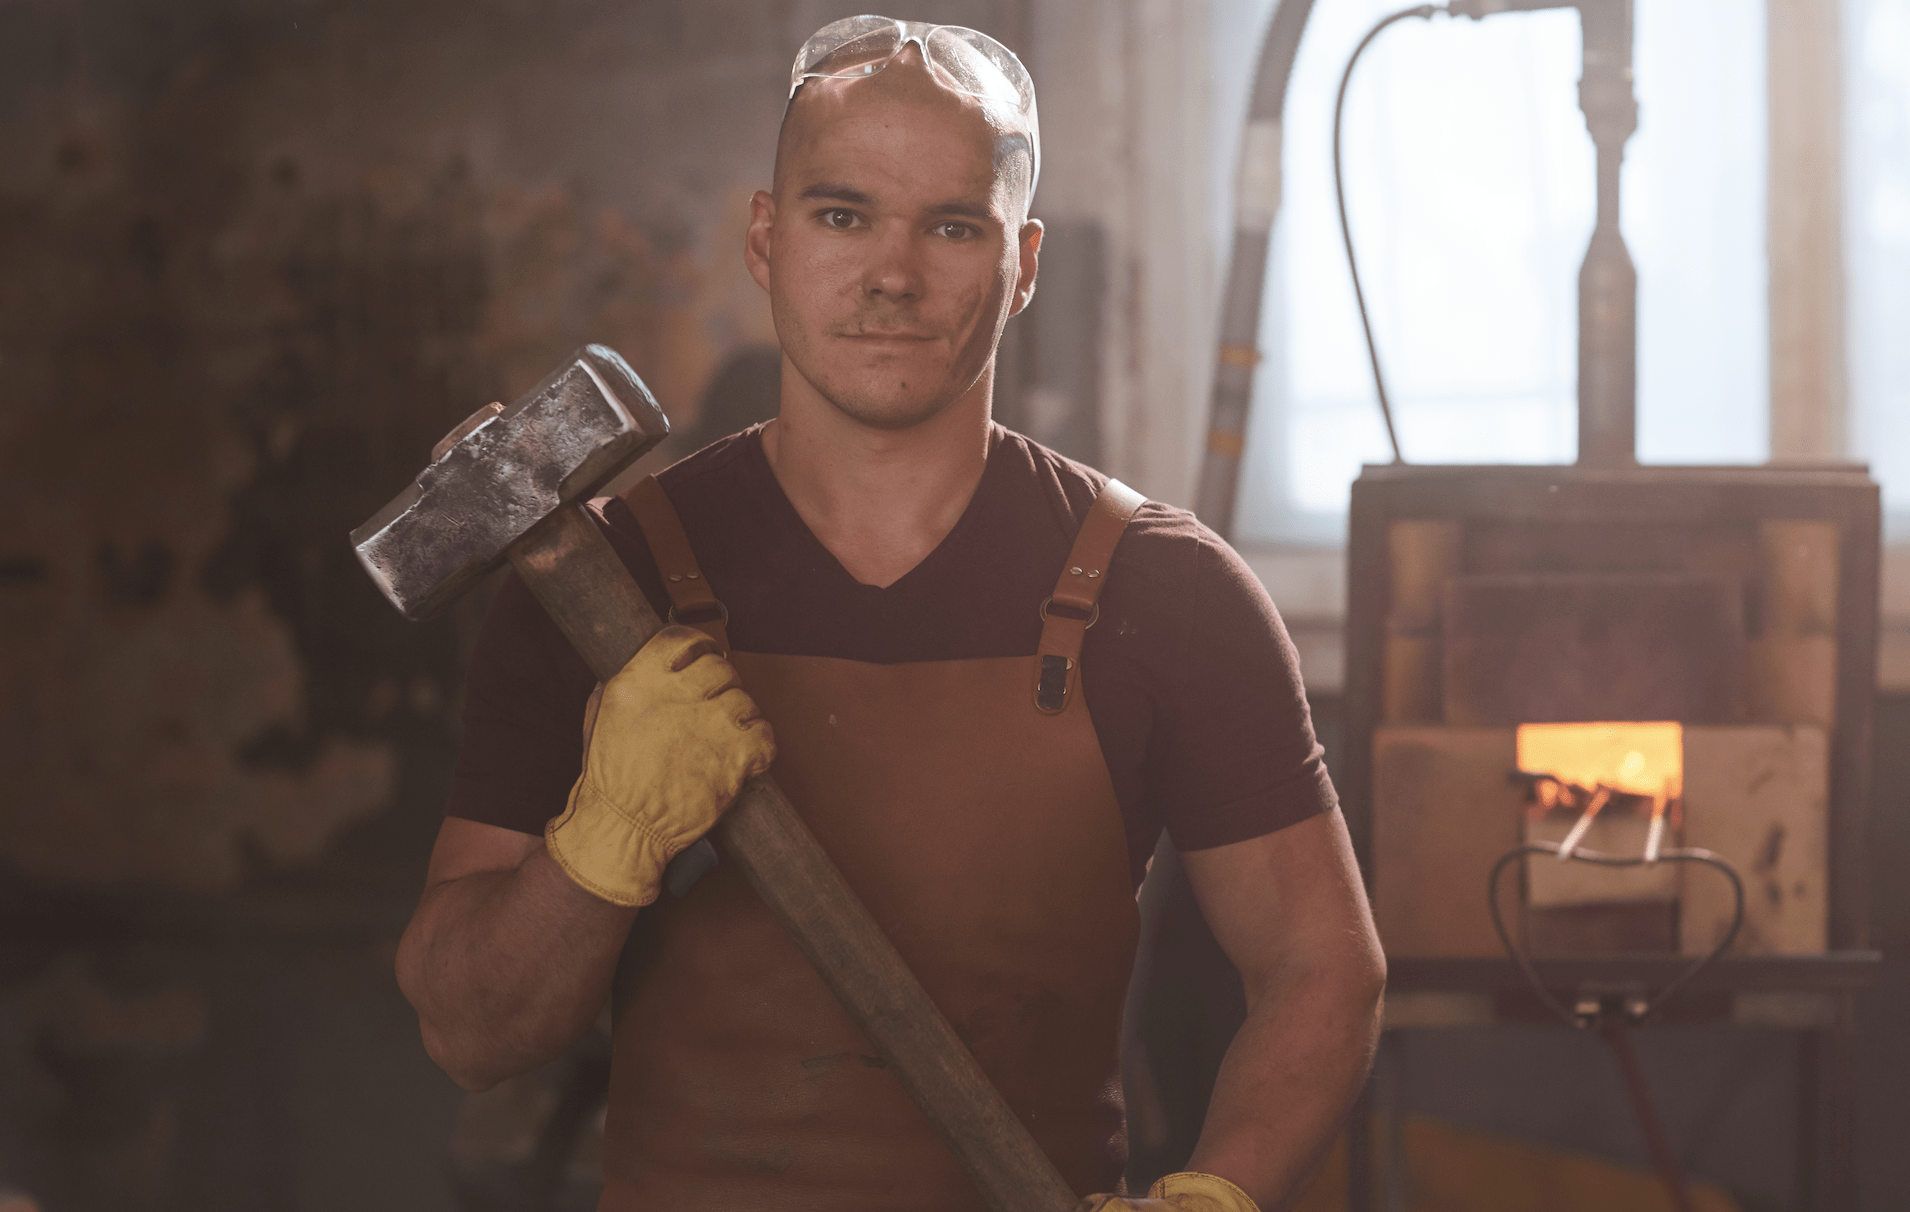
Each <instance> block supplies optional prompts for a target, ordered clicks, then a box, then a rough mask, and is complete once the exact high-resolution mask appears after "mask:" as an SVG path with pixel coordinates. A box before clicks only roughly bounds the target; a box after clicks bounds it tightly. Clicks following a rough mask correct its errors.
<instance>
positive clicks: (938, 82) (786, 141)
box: [770, 44, 1039, 225]
mask: <svg viewBox="0 0 1910 1212" xmlns="http://www.w3.org/2000/svg"><path fill="white" fill-rule="evenodd" d="M871 120H873V121H880V122H885V123H890V124H894V125H897V126H907V125H909V124H913V123H918V122H937V123H949V124H952V125H954V126H955V127H957V128H959V129H964V130H965V131H966V132H967V133H968V135H969V137H971V138H973V139H975V140H976V141H978V142H980V143H982V144H983V145H985V146H986V148H987V150H988V155H989V157H990V158H991V159H992V161H993V163H994V166H995V175H996V181H997V189H998V190H999V191H1000V197H1001V199H1002V202H1003V210H1004V212H1005V214H1006V216H1007V218H1008V220H1009V222H1010V224H1011V225H1019V224H1021V223H1023V222H1026V221H1027V218H1028V209H1029V205H1030V202H1031V194H1032V193H1033V187H1034V156H1035V140H1036V139H1037V138H1038V137H1039V136H1038V132H1036V131H1035V130H1034V129H1033V128H1032V125H1031V123H1030V122H1029V120H1028V119H1027V118H1026V117H1024V116H1023V115H1022V113H1021V112H1020V111H1019V110H1018V109H1017V108H1015V107H1014V106H1011V105H1003V104H1001V103H1000V102H995V101H989V100H985V99H983V98H980V97H976V96H973V95H970V94H967V93H963V92H960V91H958V90H957V89H955V88H954V87H952V85H951V83H950V81H949V79H948V77H947V74H946V73H945V72H939V71H937V70H934V69H932V68H930V67H929V66H928V65H927V64H926V63H924V62H923V60H922V52H921V48H920V47H918V46H916V45H914V44H910V45H908V46H905V47H904V48H903V49H902V51H901V53H900V54H898V55H897V56H896V57H895V59H894V60H892V61H891V62H890V63H889V65H888V66H887V67H886V68H884V69H883V70H881V71H879V72H877V73H875V74H874V75H872V76H862V77H857V78H854V79H847V80H834V79H817V80H808V81H805V82H804V83H803V86H802V87H801V88H799V89H797V90H796V95H795V96H794V97H792V98H791V99H790V102H789V106H788V108H787V109H786V110H784V111H783V124H782V130H781V131H780V133H779V134H778V135H777V139H776V166H775V176H774V180H773V181H772V183H771V187H770V188H771V191H772V192H773V193H774V194H775V195H776V196H777V197H778V198H782V197H783V196H784V190H785V187H786V185H787V177H786V172H785V170H786V168H787V166H788V164H789V163H790V162H791V160H792V159H793V158H794V157H795V156H796V153H797V151H798V149H800V148H803V147H804V146H806V145H812V144H813V143H814V141H816V140H819V139H826V138H829V137H831V136H832V135H833V134H834V133H836V132H837V131H839V130H841V129H842V128H843V127H845V126H846V125H848V124H850V123H857V122H868V121H871Z"/></svg>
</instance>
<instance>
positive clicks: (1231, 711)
mask: <svg viewBox="0 0 1910 1212" xmlns="http://www.w3.org/2000/svg"><path fill="white" fill-rule="evenodd" d="M1194 541H1195V542H1196V543H1197V549H1196V550H1195V551H1194V552H1193V553H1192V564H1193V567H1192V570H1191V573H1192V575H1191V576H1189V578H1188V581H1187V584H1186V588H1185V591H1184V596H1183V598H1182V602H1181V612H1180V613H1181V618H1182V620H1183V621H1184V623H1185V627H1184V629H1183V630H1182V631H1181V642H1180V644H1179V645H1178V647H1179V649H1180V655H1179V660H1178V661H1177V662H1176V667H1175V668H1174V669H1173V670H1172V674H1171V677H1170V679H1169V680H1168V683H1167V693H1166V694H1165V696H1164V699H1163V701H1161V702H1159V703H1158V705H1157V715H1156V720H1155V731H1154V735H1153V737H1152V738H1151V743H1150V746H1149V748H1150V750H1151V752H1150V754H1149V765H1151V766H1153V767H1154V772H1153V774H1154V777H1152V778H1150V779H1149V782H1150V783H1152V784H1153V785H1154V786H1155V787H1156V788H1157V789H1158V794H1159V795H1160V797H1161V799H1162V800H1163V801H1164V803H1165V806H1166V813H1165V816H1166V823H1167V829H1168V833H1169V834H1170V835H1171V836H1172V837H1173V839H1174V844H1175V846H1176V847H1178V848H1180V849H1182V850H1204V849H1208V848H1211V847H1214V846H1225V845H1229V844H1231V843H1233V842H1241V841H1246V840H1247V839H1249V838H1253V837H1259V836H1262V835H1264V834H1267V833H1272V832H1274V831H1275V830H1278V829H1284V828H1286V827H1287V826H1288V825H1293V824H1296V823H1298V822H1300V821H1303V820H1306V819H1307V818H1309V817H1312V816H1316V815H1318V814H1319V813H1322V812H1329V811H1331V810H1332V809H1333V808H1334V807H1336V806H1337V803H1338V801H1337V799H1336V797H1335V795H1334V792H1333V783H1332V780H1331V779H1329V778H1328V777H1327V770H1326V760H1325V752H1324V750H1322V748H1321V747H1320V744H1319V742H1318V741H1317V740H1316V739H1315V737H1314V734H1313V720H1312V716H1311V713H1310V712H1309V710H1308V707H1307V698H1306V688H1305V686H1304V685H1303V684H1302V682H1301V680H1300V661H1299V656H1298V654H1297V653H1296V652H1295V651H1294V648H1293V643H1292V641H1291V640H1290V639H1289V638H1288V636H1287V630H1286V627H1285V625H1284V624H1282V623H1281V621H1280V615H1279V612H1278V611H1277V610H1275V609H1274V605H1273V601H1272V599H1271V598H1269V597H1268V596H1267V591H1266V590H1265V589H1264V588H1263V587H1262V586H1261V584H1260V580H1259V578H1258V577H1256V576H1255V575H1254V574H1253V572H1252V570H1251V569H1249V568H1248V567H1247V565H1246V562H1245V561H1244V560H1242V559H1241V558H1240V556H1239V555H1238V554H1237V553H1236V552H1235V551H1234V550H1233V549H1232V548H1231V547H1229V546H1227V544H1226V543H1225V542H1223V541H1221V540H1220V539H1219V538H1218V537H1216V536H1214V535H1213V533H1212V532H1211V531H1207V530H1206V529H1205V528H1204V527H1202V528H1200V532H1199V534H1198V535H1197V537H1196V538H1195V540H1194Z"/></svg>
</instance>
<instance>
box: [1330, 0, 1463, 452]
mask: <svg viewBox="0 0 1910 1212" xmlns="http://www.w3.org/2000/svg"><path fill="white" fill-rule="evenodd" d="M1444 11H1445V10H1444V9H1443V8H1441V7H1440V6H1439V5H1436V4H1418V5H1414V6H1413V7H1412V8H1403V9H1401V10H1399V11H1398V12H1396V13H1393V14H1392V15H1391V16H1387V17H1382V18H1380V21H1379V24H1377V25H1375V26H1374V27H1373V28H1372V29H1369V30H1367V31H1366V36H1365V37H1364V38H1361V39H1360V44H1359V45H1358V46H1356V47H1354V48H1353V55H1352V58H1350V59H1348V60H1347V61H1346V70H1345V71H1344V72H1342V73H1341V74H1340V95H1339V97H1338V99H1336V100H1335V101H1334V102H1333V195H1334V197H1335V198H1337V199H1338V200H1339V204H1340V237H1341V238H1342V239H1343V240H1345V241H1346V268H1347V272H1349V273H1350V274H1352V276H1353V301H1354V302H1356V303H1358V304H1359V308H1360V327H1361V328H1363V329H1365V330H1366V353H1367V356H1368V357H1370V358H1371V359H1372V362H1373V388H1374V390H1376V391H1377V392H1378V393H1379V412H1380V416H1382V417H1384V418H1385V419H1386V437H1387V439H1388V440H1389V441H1390V442H1392V444H1393V462H1395V463H1404V462H1405V461H1406V456H1405V455H1403V454H1401V453H1400V450H1399V431H1398V430H1397V429H1395V428H1394V426H1393V406H1392V403H1391V401H1389V400H1388V399H1387V397H1386V376H1385V374H1384V373H1382V372H1381V370H1380V368H1379V345H1378V344H1377V343H1376V342H1375V341H1374V340H1373V321H1372V320H1371V318H1369V317H1368V316H1367V314H1366V292H1365V291H1364V290H1362V289H1360V266H1359V261H1358V260H1357V259H1356V258H1355V257H1354V256H1353V226H1352V224H1350V223H1348V222H1347V219H1346V177H1345V174H1344V172H1343V171H1342V170H1341V167H1340V127H1341V119H1342V118H1343V117H1344V116H1345V112H1346V86H1347V85H1348V84H1350V83H1352V80H1353V66H1354V64H1356V63H1358V62H1359V61H1360V55H1361V54H1362V53H1363V52H1364V51H1365V50H1366V48H1367V46H1368V44H1370V43H1371V42H1372V41H1373V39H1375V38H1377V37H1379V35H1380V31H1382V30H1384V29H1385V28H1386V27H1387V26H1389V25H1391V24H1393V23H1394V22H1395V21H1404V20H1406V19H1407V18H1409V17H1418V18H1421V19H1422V20H1431V19H1432V15H1433V14H1434V13H1439V12H1444Z"/></svg>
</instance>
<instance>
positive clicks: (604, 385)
mask: <svg viewBox="0 0 1910 1212" xmlns="http://www.w3.org/2000/svg"><path fill="white" fill-rule="evenodd" d="M474 423H475V424H474ZM669 432H670V422H669V421H668V420H667V419H665V417H664V415H663V410H662V409H661V408H658V407H657V402H656V400H655V398H653V397H652V396H651V395H650V390H649V388H647V387H645V386H644V385H643V381H642V380H641V379H639V378H637V375H636V372H635V371H633V370H631V369H630V367H629V365H628V364H626V363H625V362H624V360H623V359H622V358H621V357H619V356H618V355H617V352H616V351H615V350H613V349H610V348H609V347H607V346H603V345H586V346H584V347H583V348H582V349H580V350H578V351H577V352H576V353H575V354H573V355H572V356H571V359H570V361H568V362H566V363H565V364H564V365H563V366H561V367H559V368H558V369H557V370H556V371H555V372H553V373H552V374H551V375H550V376H549V377H547V378H546V379H545V380H544V381H543V382H542V383H539V384H538V385H537V386H536V387H533V388H531V390H530V391H528V392H526V393H525V394H524V395H523V396H522V397H520V398H519V399H518V401H517V402H516V403H515V404H512V405H511V406H510V407H509V408H506V409H504V410H502V411H501V412H498V411H495V410H494V409H491V410H480V412H479V413H478V414H477V415H475V416H474V417H473V418H472V419H471V421H467V422H466V423H465V425H463V426H460V427H459V428H458V429H457V430H453V431H452V434H451V437H450V438H447V442H448V443H449V444H448V445H446V444H444V443H440V445H439V449H438V451H437V452H436V453H435V455H434V457H433V458H432V460H431V465H430V466H429V467H426V468H425V469H424V471H422V472H421V473H419V475H418V482H417V483H415V484H413V485H412V486H411V487H409V488H407V489H405V490H404V491H403V492H401V493H399V494H398V495H397V496H396V497H394V498H393V499H392V501H391V504H389V505H387V506H385V507H384V508H383V509H381V510H379V511H378V512H377V513H376V514H374V515H372V517H371V520H370V521H368V522H366V523H365V524H364V525H363V526H360V527H359V528H358V529H357V530H354V531H352V534H351V542H352V549H353V550H354V551H356V552H357V553H358V561H359V563H361V564H363V565H364V566H365V571H366V572H368V573H370V574H371V579H372V580H373V581H374V582H376V583H377V585H378V588H379V589H381V590H383V591H384V594H385V596H386V597H388V598H390V599H391V603H392V605H394V606H396V607H397V608H398V610H399V611H400V612H401V613H402V614H403V615H404V616H405V617H406V618H408V619H423V618H429V617H430V616H431V615H433V614H436V613H437V612H438V611H439V610H442V609H443V608H444V607H446V606H448V605H450V604H451V603H452V602H453V601H454V600H456V599H457V597H458V596H459V595H460V594H462V593H463V592H464V590H465V589H466V588H467V587H469V585H470V584H471V582H472V581H474V580H476V579H477V578H478V577H480V576H482V575H483V574H484V573H486V572H488V571H489V570H490V569H492V568H493V567H495V566H496V565H497V564H498V562H499V561H500V560H502V559H504V556H505V552H506V550H507V549H508V548H509V547H510V545H511V544H512V543H513V542H515V541H516V540H517V539H519V538H520V537H522V536H523V534H524V532H526V531H528V530H529V529H530V528H531V527H533V526H535V525H537V524H538V523H539V522H541V521H543V520H544V519H545V518H547V517H549V516H550V515H551V514H552V513H554V512H556V511H557V510H559V509H561V508H563V507H564V506H567V505H571V504H574V503H576V502H579V501H586V500H589V499H590V497H591V495H592V494H593V493H595V492H596V491H597V489H599V488H601V487H602V486H603V485H604V483H605V482H606V481H608V480H609V479H610V478H611V477H612V476H615V475H616V474H617V473H618V472H620V471H622V470H623V469H624V468H625V467H628V466H629V465H630V464H631V463H632V462H634V461H636V459H637V458H638V457H639V456H640V455H642V454H643V453H644V452H645V451H646V450H649V449H650V448H651V447H652V446H654V445H656V444H657V443H658V442H659V441H661V440H662V439H663V437H664V436H665V435H666V434H668V433H669Z"/></svg>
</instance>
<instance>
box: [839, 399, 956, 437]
mask: <svg viewBox="0 0 1910 1212" xmlns="http://www.w3.org/2000/svg"><path fill="white" fill-rule="evenodd" d="M825 398H826V399H828V400H829V402H830V403H831V404H833V405H835V407H836V411H838V412H840V413H842V414H843V415H844V416H846V417H848V418H849V419H850V420H852V421H855V422H856V423H857V424H860V425H866V426H868V427H869V428H870V429H881V430H890V431H894V430H903V429H913V428H915V427H916V426H917V425H921V424H923V423H924V422H927V421H932V420H934V419H935V418H936V417H938V416H940V415H941V414H942V413H943V412H944V411H946V410H947V408H948V406H949V404H950V403H951V401H949V400H939V399H938V400H918V399H894V398H879V397H874V398H872V397H869V396H861V395H850V394H846V393H845V394H844V395H841V396H826V397H825Z"/></svg>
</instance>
